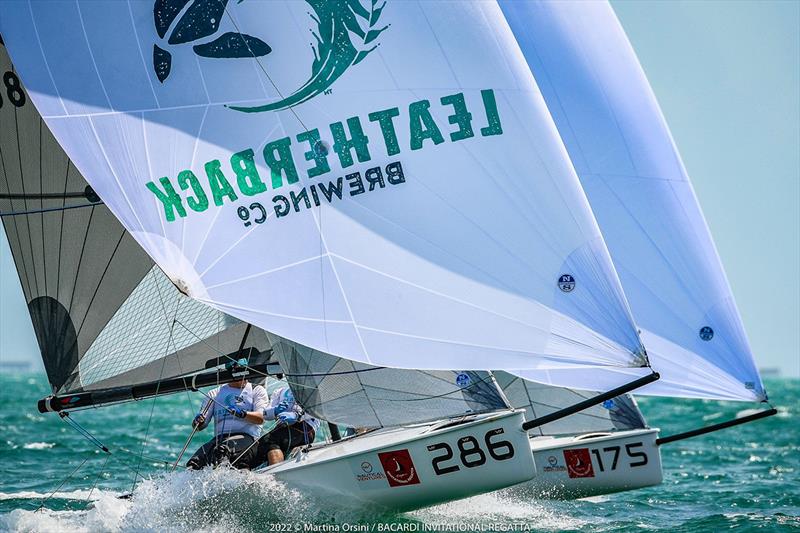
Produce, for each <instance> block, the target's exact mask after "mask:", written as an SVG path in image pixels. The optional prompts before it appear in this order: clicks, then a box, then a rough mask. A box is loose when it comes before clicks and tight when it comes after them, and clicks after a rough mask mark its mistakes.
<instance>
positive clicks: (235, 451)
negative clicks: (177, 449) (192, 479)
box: [186, 359, 269, 470]
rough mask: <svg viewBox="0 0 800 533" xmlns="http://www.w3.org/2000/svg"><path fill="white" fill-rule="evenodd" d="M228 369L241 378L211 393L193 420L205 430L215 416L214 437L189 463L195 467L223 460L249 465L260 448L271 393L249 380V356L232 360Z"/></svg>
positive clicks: (197, 426)
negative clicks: (256, 444) (255, 444)
mask: <svg viewBox="0 0 800 533" xmlns="http://www.w3.org/2000/svg"><path fill="white" fill-rule="evenodd" d="M225 368H226V369H227V370H231V371H232V375H233V376H234V378H236V377H237V376H239V378H238V379H237V380H236V381H231V382H230V383H227V384H226V385H221V386H219V387H217V388H215V389H214V390H212V391H211V392H209V393H208V395H207V397H206V401H205V402H204V403H203V406H202V408H201V409H200V412H199V413H197V416H195V417H194V420H193V421H192V426H193V427H194V428H195V429H196V430H199V431H202V430H203V429H205V428H206V427H207V426H208V424H209V422H210V418H211V417H213V418H214V438H213V439H211V440H210V441H208V442H207V443H205V444H203V445H202V446H201V447H200V448H199V449H198V450H197V451H196V452H195V454H194V455H193V456H192V458H191V459H189V461H188V462H187V463H186V466H187V467H189V468H192V469H195V470H199V469H201V468H204V467H206V466H208V465H217V464H219V463H220V462H222V460H223V459H227V460H228V461H229V462H230V463H231V464H232V465H233V466H234V467H235V468H249V467H250V463H251V462H252V460H253V458H254V456H255V453H256V450H257V448H258V447H257V446H254V445H253V443H254V442H255V440H256V439H257V438H258V437H259V435H260V434H261V424H263V423H264V415H263V410H264V408H265V407H267V405H268V403H269V395H268V394H267V391H266V389H264V387H262V386H261V385H253V384H251V383H249V382H248V381H247V377H246V376H247V359H239V360H238V361H230V362H228V363H227V364H226V365H225ZM209 413H211V416H209Z"/></svg>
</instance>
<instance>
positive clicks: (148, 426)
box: [131, 301, 180, 493]
mask: <svg viewBox="0 0 800 533" xmlns="http://www.w3.org/2000/svg"><path fill="white" fill-rule="evenodd" d="M179 307H180V301H179V302H178V305H176V306H175V315H174V316H173V317H172V324H170V326H169V340H168V341H167V347H166V350H165V351H168V350H169V344H170V342H173V343H174V340H173V338H172V333H173V331H174V329H175V321H176V318H175V317H176V316H177V315H178V308H179ZM168 355H169V354H164V357H163V359H162V360H161V372H160V373H159V375H158V382H157V383H156V393H155V394H154V395H153V403H152V405H151V406H150V417H149V418H148V419H147V428H146V429H145V432H144V440H143V441H142V448H141V455H140V456H139V462H138V463H137V464H136V471H135V472H134V474H133V485H132V486H131V493H133V491H134V490H136V481H137V480H138V478H139V469H140V468H141V466H142V457H143V456H144V450H145V448H146V447H147V436H148V435H149V434H150V424H151V423H152V422H153V413H154V411H155V408H156V400H157V399H158V391H159V389H160V388H161V378H163V377H164V367H165V366H166V365H167V356H168Z"/></svg>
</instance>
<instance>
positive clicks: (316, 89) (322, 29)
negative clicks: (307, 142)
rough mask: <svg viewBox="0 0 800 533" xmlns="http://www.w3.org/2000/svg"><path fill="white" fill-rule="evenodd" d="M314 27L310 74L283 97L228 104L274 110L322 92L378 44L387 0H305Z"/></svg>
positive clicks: (254, 110)
mask: <svg viewBox="0 0 800 533" xmlns="http://www.w3.org/2000/svg"><path fill="white" fill-rule="evenodd" d="M306 2H307V3H308V5H309V6H311V9H312V10H313V11H314V13H313V14H311V18H312V20H313V21H314V22H315V23H316V25H317V31H316V32H314V31H312V34H313V36H314V39H315V40H316V46H315V45H312V48H313V50H314V62H313V63H312V65H311V77H310V78H309V79H308V80H307V81H306V82H305V83H304V84H303V85H301V86H300V88H299V89H297V90H295V91H294V92H293V93H292V94H290V95H289V96H287V97H286V98H282V99H281V100H279V101H277V102H273V103H271V104H266V105H262V106H255V107H240V106H231V109H235V110H237V111H244V112H246V113H259V112H262V111H275V110H279V109H286V108H287V107H292V106H295V105H298V104H301V103H303V102H305V101H307V100H310V99H311V98H314V97H315V96H317V95H318V94H321V93H323V92H324V91H325V90H326V89H327V88H328V87H330V86H331V85H332V84H333V82H334V81H336V80H337V79H338V78H339V77H340V76H341V75H342V74H344V73H345V71H346V70H347V69H349V68H350V67H351V66H353V65H357V64H358V63H360V62H361V61H363V60H364V58H365V57H367V56H368V55H369V54H370V52H372V51H373V50H375V49H376V48H377V47H378V44H377V43H376V42H375V40H376V39H377V38H378V36H379V35H380V34H381V33H383V32H384V31H385V30H386V29H387V28H388V27H389V25H386V26H383V27H378V20H379V19H380V17H381V14H382V13H383V9H384V8H385V7H386V0H384V1H383V2H382V3H380V4H379V0H367V2H368V5H369V7H365V6H364V4H362V3H361V1H359V0H306Z"/></svg>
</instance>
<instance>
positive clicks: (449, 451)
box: [428, 442, 459, 476]
mask: <svg viewBox="0 0 800 533" xmlns="http://www.w3.org/2000/svg"><path fill="white" fill-rule="evenodd" d="M436 450H444V455H440V456H438V457H434V458H433V461H431V465H432V466H433V471H434V472H436V475H437V476H441V475H442V474H449V473H450V472H457V471H458V470H459V468H458V465H452V466H444V467H443V466H441V463H443V462H444V461H449V460H450V459H452V458H453V448H451V447H450V445H449V444H447V443H445V442H440V443H438V444H431V445H430V446H428V451H429V452H434V451H436Z"/></svg>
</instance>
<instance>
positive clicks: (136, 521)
mask: <svg viewBox="0 0 800 533" xmlns="http://www.w3.org/2000/svg"><path fill="white" fill-rule="evenodd" d="M88 495H89V494H88V491H85V490H76V491H73V492H64V493H57V494H56V495H55V497H56V498H63V499H73V500H78V499H86V498H87V496H88ZM117 495H118V493H114V492H110V491H103V490H100V489H96V490H95V491H94V492H93V493H92V498H91V499H92V501H93V503H92V504H90V507H89V508H88V509H86V510H83V511H53V510H48V509H44V510H43V511H42V512H39V513H33V512H32V511H23V510H16V511H13V512H12V513H10V514H9V515H5V516H3V517H2V518H0V520H1V521H0V530H4V529H8V530H10V531H19V532H34V531H77V532H84V531H92V532H95V531H99V532H112V533H127V532H156V531H157V532H162V531H164V532H175V533H179V532H181V533H182V532H211V531H237V532H240V533H244V532H247V531H264V530H265V528H267V527H268V524H270V523H282V524H323V523H338V524H344V523H348V524H354V523H357V522H358V523H365V522H366V523H369V522H381V523H385V522H395V521H398V520H399V521H401V522H409V521H410V522H420V523H424V524H429V525H431V526H435V525H437V524H439V525H440V524H462V523H464V521H465V520H474V518H475V516H476V515H475V510H476V509H480V510H481V515H480V516H481V517H480V521H481V523H485V524H487V525H488V524H493V523H494V524H508V523H511V522H513V523H515V524H525V525H527V526H529V527H531V528H535V529H541V528H544V529H561V528H574V529H577V528H580V527H583V526H585V525H586V522H585V521H581V520H578V519H575V518H571V517H569V516H568V514H565V512H564V510H563V509H559V507H558V504H553V503H552V502H537V501H534V500H530V499H528V498H519V497H511V496H507V495H503V494H499V493H492V494H486V495H481V496H475V497H473V498H469V499H466V500H460V501H456V502H451V503H448V504H444V505H439V506H436V507H431V508H428V509H423V510H419V511H415V512H411V513H405V514H402V515H392V514H385V513H375V512H374V511H373V510H370V509H365V508H357V507H354V506H352V507H348V506H347V502H346V501H345V500H344V499H342V498H329V497H327V498H326V497H318V496H314V495H313V494H307V493H303V492H301V491H299V490H296V489H293V488H291V487H288V486H286V485H285V484H284V483H283V482H281V481H278V480H277V479H275V478H274V477H273V476H271V475H267V474H257V473H253V472H247V471H240V470H230V469H225V468H219V469H216V470H211V469H206V470H202V471H200V472H192V471H179V472H175V473H172V474H169V473H163V474H160V475H158V476H155V477H153V478H151V479H147V480H145V481H142V482H141V483H140V484H139V486H138V487H137V488H136V491H135V492H134V494H133V498H132V499H130V500H120V499H118V498H117V497H116V496H117ZM46 496H47V495H46V494H40V493H38V492H17V493H11V494H3V493H0V499H9V498H23V499H27V498H30V499H34V498H37V499H41V498H43V497H46ZM3 522H5V523H3Z"/></svg>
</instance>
